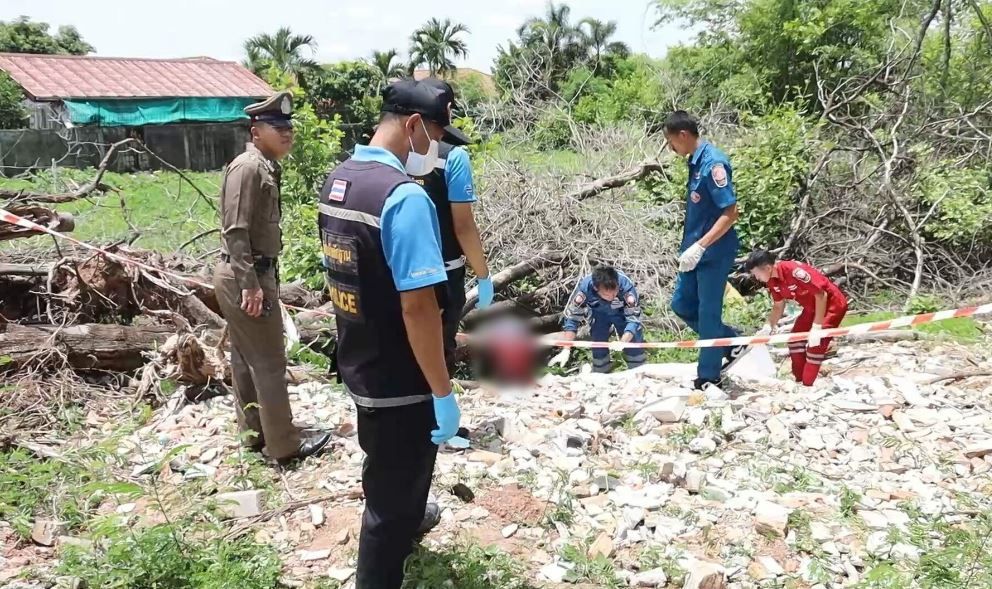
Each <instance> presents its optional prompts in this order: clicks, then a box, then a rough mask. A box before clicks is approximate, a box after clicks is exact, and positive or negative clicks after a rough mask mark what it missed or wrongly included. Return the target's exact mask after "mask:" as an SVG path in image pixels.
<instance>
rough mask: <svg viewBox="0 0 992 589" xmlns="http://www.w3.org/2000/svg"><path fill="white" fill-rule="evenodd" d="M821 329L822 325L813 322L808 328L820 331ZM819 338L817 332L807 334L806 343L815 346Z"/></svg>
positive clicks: (818, 343) (812, 330)
mask: <svg viewBox="0 0 992 589" xmlns="http://www.w3.org/2000/svg"><path fill="white" fill-rule="evenodd" d="M822 329H823V326H822V325H820V324H818V323H814V324H813V328H812V329H810V332H814V331H820V330H822ZM820 339H821V338H820V335H819V334H815V333H810V334H809V338H807V339H806V343H807V344H809V345H810V346H811V347H814V348H815V347H816V346H818V345H820Z"/></svg>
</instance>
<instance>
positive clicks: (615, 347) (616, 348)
mask: <svg viewBox="0 0 992 589" xmlns="http://www.w3.org/2000/svg"><path fill="white" fill-rule="evenodd" d="M625 344H626V342H622V341H620V340H614V341H612V342H610V351H611V352H622V351H623V348H624V345H625Z"/></svg>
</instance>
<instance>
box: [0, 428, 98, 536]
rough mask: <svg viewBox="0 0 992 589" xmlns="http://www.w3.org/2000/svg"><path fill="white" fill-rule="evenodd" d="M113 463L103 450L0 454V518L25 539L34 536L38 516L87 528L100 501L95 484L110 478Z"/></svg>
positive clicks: (69, 528) (72, 527) (14, 450)
mask: <svg viewBox="0 0 992 589" xmlns="http://www.w3.org/2000/svg"><path fill="white" fill-rule="evenodd" d="M109 461H110V456H109V454H108V451H107V450H105V449H103V448H90V449H84V450H78V451H73V452H66V453H65V454H64V455H63V456H62V459H39V458H37V457H36V456H34V455H33V454H32V453H31V452H29V451H27V450H24V449H21V448H12V449H9V450H5V451H2V452H0V520H6V521H9V522H10V523H11V524H12V525H13V527H14V530H15V531H16V532H17V533H18V534H19V535H20V536H21V537H22V538H28V537H30V535H31V526H32V525H33V523H34V521H35V520H36V519H53V520H56V521H59V522H62V523H63V524H64V525H65V527H66V530H67V531H73V530H77V529H80V528H82V527H84V525H85V523H86V521H87V520H88V518H90V517H92V516H93V514H94V513H95V512H96V508H97V507H98V505H99V503H100V496H101V493H100V492H99V491H98V490H96V488H95V487H97V486H99V485H102V484H103V483H104V482H109V481H110V480H111V479H110V474H109Z"/></svg>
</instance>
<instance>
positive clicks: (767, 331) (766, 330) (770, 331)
mask: <svg viewBox="0 0 992 589" xmlns="http://www.w3.org/2000/svg"><path fill="white" fill-rule="evenodd" d="M754 335H775V328H774V327H772V326H771V324H770V323H765V324H764V325H762V326H761V329H759V330H758V331H757V333H755V334H754Z"/></svg>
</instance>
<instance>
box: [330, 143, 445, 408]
mask: <svg viewBox="0 0 992 589" xmlns="http://www.w3.org/2000/svg"><path fill="white" fill-rule="evenodd" d="M411 181H412V180H410V178H409V177H408V176H406V175H405V174H404V173H403V172H401V171H399V170H397V169H395V168H393V167H392V166H389V165H387V164H382V163H378V162H372V161H369V162H366V161H355V160H351V159H349V160H347V161H346V162H344V163H343V164H341V165H340V166H338V167H337V168H336V169H334V171H332V172H331V173H330V175H328V177H327V180H325V181H324V186H323V187H322V188H321V190H320V203H319V210H320V214H319V216H318V220H317V222H318V225H319V227H320V239H321V245H322V247H323V253H324V268H325V276H326V279H327V285H328V288H329V289H330V294H331V301H332V303H333V305H334V314H335V316H336V324H337V340H338V341H337V366H338V374H339V377H340V379H341V381H342V382H343V383H344V385H345V386H346V387H347V389H348V391H349V393H351V395H352V398H353V399H354V400H355V403H357V404H358V405H362V406H367V407H390V406H399V405H409V404H412V403H418V402H422V401H426V400H429V399H430V398H431V389H430V386H429V385H428V384H427V379H426V378H425V377H424V374H423V372H422V371H421V370H420V366H419V365H418V364H417V360H416V358H415V357H414V355H413V350H412V349H411V348H410V343H409V340H408V339H407V331H406V325H405V324H404V323H403V311H402V308H401V306H400V296H399V292H398V291H397V290H396V285H395V283H394V282H393V275H392V273H391V271H390V269H389V266H388V265H387V263H386V256H385V253H383V250H382V239H381V237H380V221H379V220H380V217H381V216H382V209H383V206H384V205H385V203H386V199H387V198H388V197H389V195H391V194H392V193H393V191H394V190H395V189H396V188H397V187H398V186H400V185H401V184H404V183H407V182H411ZM426 230H429V228H428V229H426ZM435 292H437V289H435Z"/></svg>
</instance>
